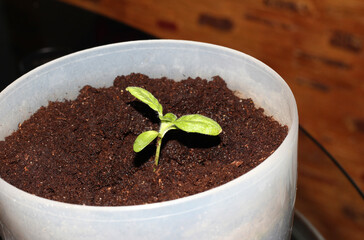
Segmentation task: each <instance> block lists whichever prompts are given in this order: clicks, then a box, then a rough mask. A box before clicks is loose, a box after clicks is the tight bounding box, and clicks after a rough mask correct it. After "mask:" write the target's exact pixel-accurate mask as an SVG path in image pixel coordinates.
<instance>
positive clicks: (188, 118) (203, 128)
mask: <svg viewBox="0 0 364 240" xmlns="http://www.w3.org/2000/svg"><path fill="white" fill-rule="evenodd" d="M126 90H127V91H128V92H130V93H131V94H132V95H133V96H134V97H136V98H137V99H139V100H140V101H142V102H143V103H145V104H147V105H148V106H149V107H150V108H152V109H153V110H154V111H156V112H157V113H158V117H159V119H160V128H159V132H157V131H154V130H150V131H146V132H143V133H141V134H140V135H139V136H138V137H137V138H136V139H135V142H134V145H133V150H134V151H135V152H140V151H141V150H143V149H144V148H145V147H146V146H148V145H149V144H150V143H151V142H153V141H154V139H156V138H157V149H156V153H155V160H154V164H155V167H156V166H158V162H159V155H160V150H161V145H162V139H163V137H164V135H165V134H166V133H167V132H168V131H169V130H172V129H180V130H183V131H185V132H189V133H201V134H206V135H211V136H217V135H219V134H220V132H221V131H222V129H221V127H220V125H219V124H218V123H217V122H215V121H214V120H212V119H211V118H208V117H205V116H202V115H200V114H190V115H184V116H182V117H180V118H177V116H176V115H174V114H173V113H167V114H165V115H163V107H162V105H161V104H160V103H159V102H158V100H157V99H156V98H155V97H154V96H153V94H151V93H150V92H148V91H147V90H145V89H143V88H140V87H127V88H126Z"/></svg>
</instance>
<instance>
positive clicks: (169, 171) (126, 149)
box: [0, 74, 288, 206]
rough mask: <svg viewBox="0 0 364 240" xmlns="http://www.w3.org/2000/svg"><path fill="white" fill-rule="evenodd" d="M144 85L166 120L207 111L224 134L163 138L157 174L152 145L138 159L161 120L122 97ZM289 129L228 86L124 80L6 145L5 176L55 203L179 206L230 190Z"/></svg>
mask: <svg viewBox="0 0 364 240" xmlns="http://www.w3.org/2000/svg"><path fill="white" fill-rule="evenodd" d="M128 86H140V87H143V88H145V89H147V90H148V91H150V92H151V93H153V95H154V96H156V97H157V98H158V99H159V101H160V103H161V104H162V105H163V107H164V113H167V112H173V113H175V114H176V115H177V116H178V117H180V116H181V115H184V114H192V113H200V114H202V115H205V116H207V117H210V118H212V119H214V120H215V121H217V122H218V123H219V124H220V125H221V127H222V129H223V132H222V133H221V134H220V135H219V136H217V137H211V136H206V135H202V134H189V133H185V132H182V131H180V130H172V131H170V132H168V133H167V135H166V136H165V138H164V139H163V146H162V151H161V158H160V162H159V168H158V169H157V171H156V172H154V171H153V163H154V159H153V158H154V151H155V144H151V145H150V146H148V147H147V148H146V149H144V150H143V151H142V152H141V153H139V154H135V153H134V152H133V149H132V146H133V142H134V140H135V138H136V136H137V135H138V134H140V133H141V132H143V131H146V130H151V129H154V130H158V126H159V122H158V118H157V115H156V113H155V112H154V111H153V110H151V109H150V108H149V107H147V106H146V105H145V104H143V103H141V102H139V101H137V100H135V99H134V98H133V96H132V95H131V94H130V93H129V92H127V91H125V88H126V87H128ZM287 131H288V129H287V127H286V126H281V125H280V124H279V123H277V122H276V121H274V120H273V119H272V118H271V117H267V116H265V115H264V114H263V109H256V108H255V107H254V104H253V102H252V100H250V99H239V98H238V97H236V96H235V95H234V93H233V92H232V91H230V90H229V89H227V87H226V84H225V82H224V81H223V80H222V79H221V78H219V77H214V80H213V81H210V82H208V81H206V80H202V79H200V78H197V79H190V78H189V79H187V80H183V81H181V82H174V81H172V80H168V79H166V78H162V79H158V81H157V80H155V79H149V78H148V77H147V76H145V75H142V74H131V75H128V76H121V77H117V78H116V79H115V82H114V86H112V87H110V88H101V89H95V88H93V87H90V86H85V87H84V88H83V89H82V90H81V91H80V95H79V96H78V98H77V99H76V100H74V101H65V102H50V103H49V105H48V106H47V107H42V108H40V109H39V110H38V111H37V112H36V113H35V114H34V115H33V116H32V117H31V118H30V119H29V120H26V121H25V122H24V123H22V124H21V125H19V129H18V130H17V131H16V132H14V133H13V134H12V135H11V136H9V137H7V138H6V139H5V141H0V176H1V178H3V179H4V180H6V181H7V182H9V183H10V184H12V185H14V186H16V187H18V188H20V189H23V190H25V191H27V192H30V193H33V194H35V195H38V196H41V197H45V198H48V199H53V200H57V201H62V202H67V203H75V204H85V205H97V206H100V205H101V206H105V205H108V206H118V205H135V204H145V203H153V202H159V201H166V200H171V199H176V198H180V197H184V196H188V195H192V194H195V193H198V192H202V191H205V190H208V189H211V188H214V187H217V186H219V185H221V184H224V183H226V182H228V181H230V180H232V179H234V178H236V177H239V176H241V175H242V174H244V173H246V172H248V171H249V170H250V169H252V168H254V167H256V166H257V165H258V164H260V163H261V162H262V161H263V160H264V159H265V158H267V157H268V156H269V155H270V154H271V153H272V152H273V151H274V150H275V149H276V148H277V147H278V146H279V145H280V144H281V142H282V141H283V139H284V138H285V136H286V134H287Z"/></svg>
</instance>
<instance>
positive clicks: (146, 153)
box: [134, 141, 156, 167]
mask: <svg viewBox="0 0 364 240" xmlns="http://www.w3.org/2000/svg"><path fill="white" fill-rule="evenodd" d="M155 149H156V144H155V141H153V142H152V143H150V145H148V146H146V147H145V148H144V149H143V150H142V151H140V152H138V153H136V154H135V158H134V166H135V167H140V166H142V165H143V164H145V163H146V162H147V161H148V160H149V159H150V158H151V157H152V156H154V154H155Z"/></svg>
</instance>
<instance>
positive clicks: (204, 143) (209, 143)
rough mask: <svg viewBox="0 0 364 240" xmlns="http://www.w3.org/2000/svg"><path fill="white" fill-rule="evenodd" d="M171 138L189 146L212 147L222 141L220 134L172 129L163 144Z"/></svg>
mask: <svg viewBox="0 0 364 240" xmlns="http://www.w3.org/2000/svg"><path fill="white" fill-rule="evenodd" d="M170 140H177V141H178V142H179V143H180V144H182V145H184V146H186V147H188V148H211V147H214V146H217V145H219V144H220V143H221V138H220V136H209V135H205V134H200V133H187V132H184V131H182V130H171V131H169V132H168V133H167V134H166V135H165V137H164V138H163V142H162V148H163V145H164V144H166V143H168V141H170Z"/></svg>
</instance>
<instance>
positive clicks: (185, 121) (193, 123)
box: [174, 114, 222, 136]
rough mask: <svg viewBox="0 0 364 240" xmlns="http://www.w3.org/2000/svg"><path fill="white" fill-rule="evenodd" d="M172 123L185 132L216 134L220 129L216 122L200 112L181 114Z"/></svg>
mask: <svg viewBox="0 0 364 240" xmlns="http://www.w3.org/2000/svg"><path fill="white" fill-rule="evenodd" d="M174 124H175V125H176V126H177V128H179V129H181V130H183V131H186V132H193V133H202V134H206V135H212V136H217V135H219V134H220V133H221V131H222V129H221V127H220V125H219V124H218V123H217V122H215V121H214V120H212V119H211V118H208V117H205V116H202V115H200V114H191V115H185V116H182V117H180V118H179V119H177V120H176V121H175V122H174Z"/></svg>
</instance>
